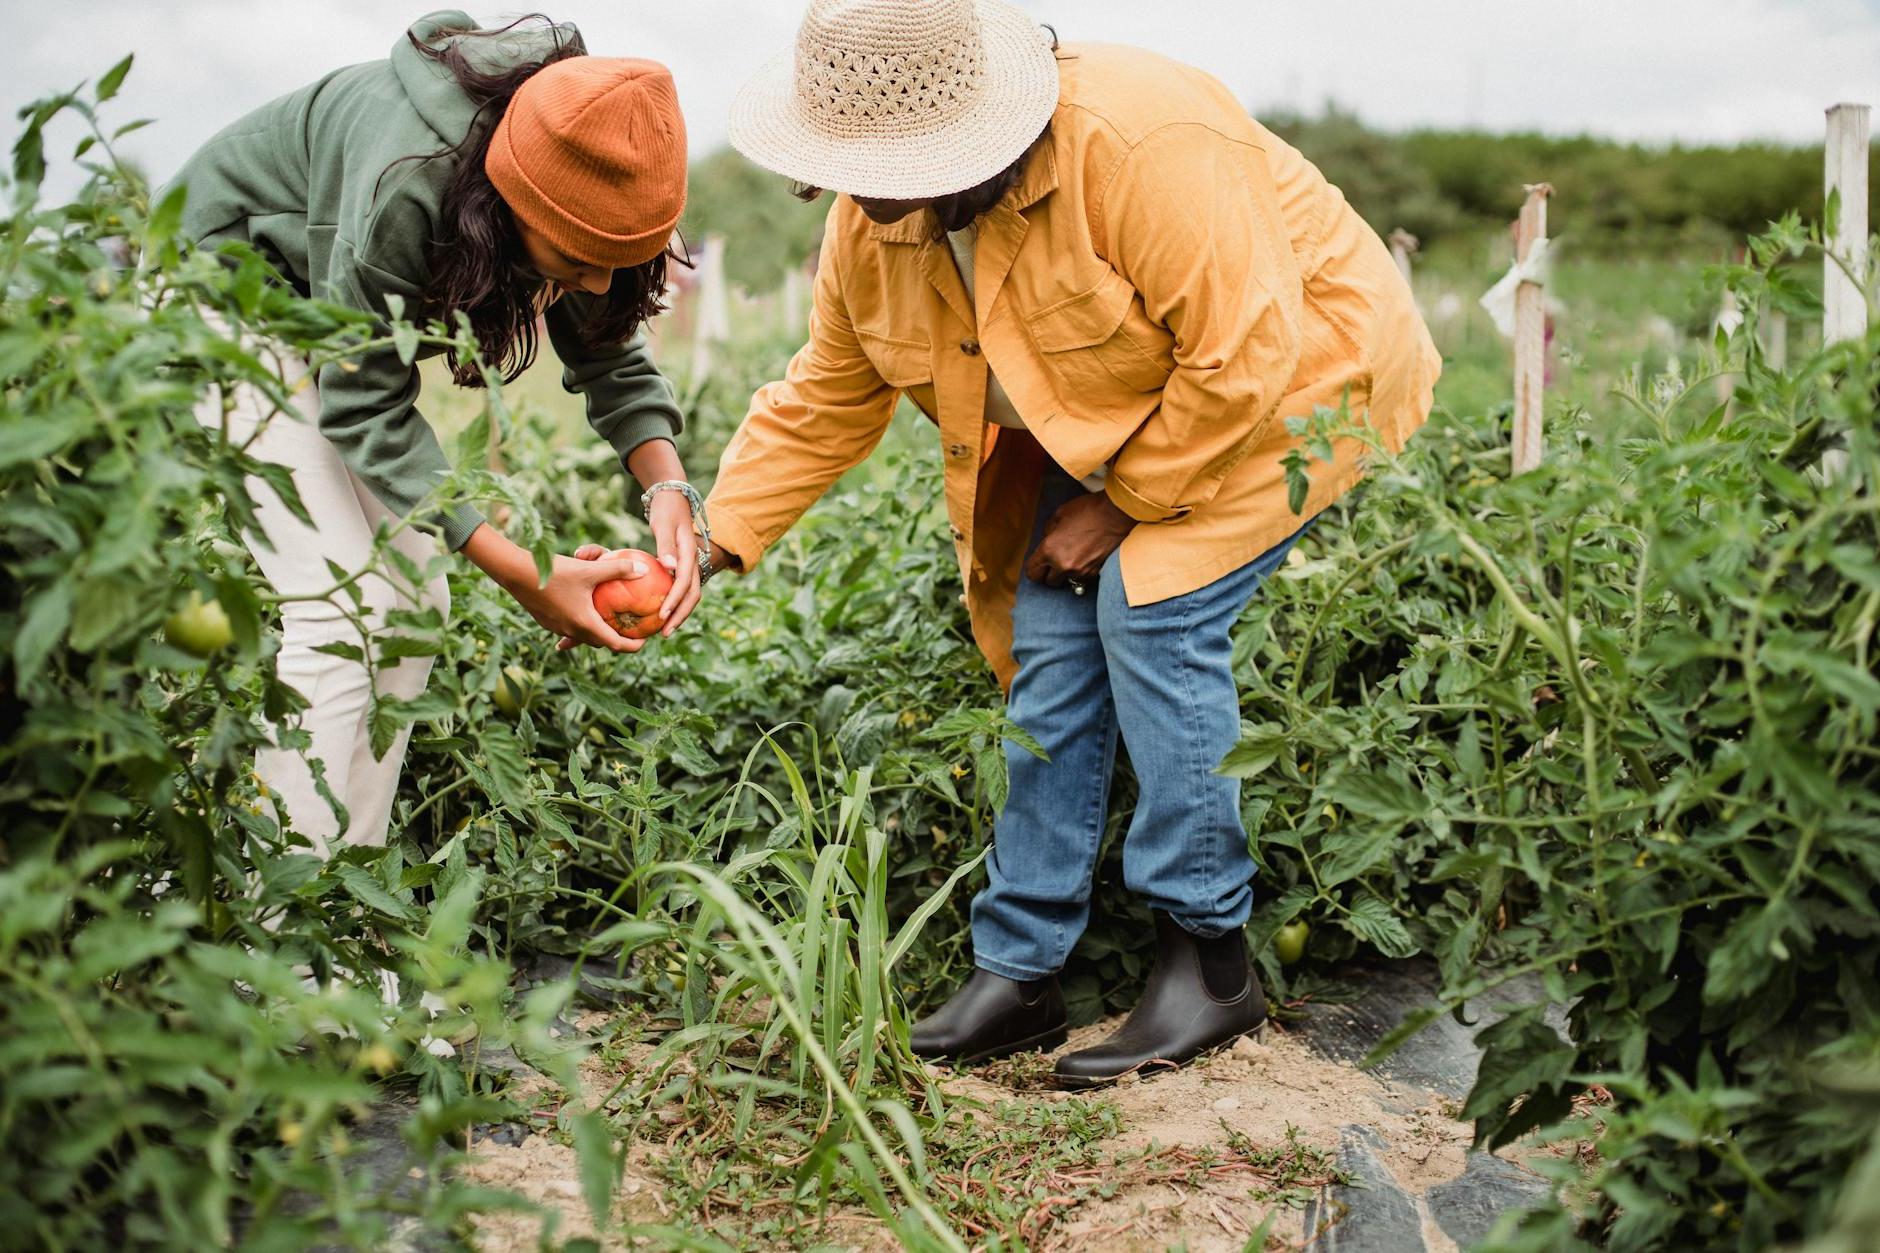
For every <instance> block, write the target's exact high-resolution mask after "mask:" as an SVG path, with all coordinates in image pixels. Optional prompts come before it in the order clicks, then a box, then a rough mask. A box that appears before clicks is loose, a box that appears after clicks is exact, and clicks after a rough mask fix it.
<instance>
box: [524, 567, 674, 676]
mask: <svg viewBox="0 0 1880 1253" xmlns="http://www.w3.org/2000/svg"><path fill="white" fill-rule="evenodd" d="M584 551H585V548H584ZM645 573H646V563H645V562H644V561H641V560H640V559H638V558H635V557H616V558H610V557H608V556H607V555H606V550H605V549H601V550H600V551H599V552H598V553H596V554H594V555H593V556H591V557H579V556H577V557H563V556H556V557H555V559H554V563H553V565H552V566H551V567H550V570H549V576H548V582H547V583H544V584H540V585H536V584H534V583H533V582H531V583H529V584H528V585H526V586H518V587H511V588H510V589H509V591H510V594H511V595H513V596H514V597H515V598H516V601H517V603H519V604H520V605H521V606H522V607H523V608H524V609H526V610H528V611H529V616H530V617H532V618H534V619H535V620H536V621H537V622H539V623H541V624H542V625H543V626H544V627H547V628H548V629H549V630H550V631H553V632H554V633H555V634H556V635H558V636H560V637H561V642H560V643H559V644H558V645H557V646H556V647H558V648H561V649H569V648H573V647H574V646H575V645H577V644H590V645H593V646H594V647H596V648H606V649H611V650H612V651H614V652H617V653H637V652H639V651H640V649H641V648H643V647H645V645H646V641H645V640H636V639H630V638H628V637H627V636H624V635H622V634H620V632H618V631H616V630H614V629H613V627H611V626H609V625H608V624H607V620H606V619H605V618H603V617H602V616H601V612H600V610H598V609H596V608H595V607H594V589H595V588H596V587H597V586H599V585H600V584H602V583H606V582H609V581H610V580H613V579H637V578H639V577H641V576H642V575H644V574H645Z"/></svg>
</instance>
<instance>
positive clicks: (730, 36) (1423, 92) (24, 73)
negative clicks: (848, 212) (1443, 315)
mask: <svg viewBox="0 0 1880 1253" xmlns="http://www.w3.org/2000/svg"><path fill="white" fill-rule="evenodd" d="M543 3H544V8H545V11H547V12H549V13H550V15H551V16H554V17H556V18H560V19H566V20H572V21H574V22H575V23H576V24H577V25H579V26H580V27H581V30H582V32H583V34H584V35H586V37H587V41H588V46H589V48H590V50H592V51H594V52H596V53H599V54H603V55H608V54H611V55H623V56H624V55H633V56H649V57H653V58H656V59H658V60H661V61H664V62H666V63H667V64H668V65H670V66H671V67H672V70H673V73H674V75H675V77H676V78H677V80H678V84H679V95H680V99H681V103H682V104H683V105H684V108H685V112H686V116H687V119H688V122H689V125H690V130H691V138H692V145H693V150H694V153H695V154H701V153H704V152H707V151H710V150H711V149H712V148H714V147H717V146H718V145H719V144H721V143H722V142H723V140H724V117H725V112H726V109H727V107H728V104H729V101H730V98H731V95H732V93H733V92H734V91H735V90H736V87H737V84H738V83H739V82H740V81H742V79H743V78H744V76H745V74H746V73H747V72H748V71H749V70H751V69H752V67H754V66H755V65H757V64H758V63H760V62H761V61H763V60H764V59H766V57H767V56H769V55H770V54H772V53H774V52H776V51H779V50H781V49H783V48H785V47H787V46H788V43H789V40H790V38H791V36H792V34H793V32H794V29H795V25H796V19H797V17H798V15H799V13H800V12H801V6H800V3H799V0H666V3H663V4H655V3H651V2H650V0H543ZM1022 4H1023V7H1024V8H1026V9H1028V10H1029V11H1031V12H1032V13H1033V14H1035V15H1036V16H1037V18H1038V19H1039V20H1040V21H1044V22H1050V23H1052V24H1053V25H1054V26H1056V27H1057V29H1058V31H1059V32H1060V34H1061V35H1062V36H1063V37H1064V38H1065V39H1066V40H1079V39H1093V40H1106V41H1112V42H1118V43H1133V44H1139V45H1142V46H1144V47H1149V48H1153V49H1156V50H1157V51H1160V52H1164V53H1167V54H1169V55H1171V56H1174V57H1177V58H1179V59H1182V60H1185V61H1188V62H1191V63H1193V64H1196V65H1199V66H1202V67H1204V68H1205V69H1207V70H1210V71H1212V72H1213V73H1214V74H1216V75H1218V76H1219V77H1220V78H1221V79H1222V80H1224V81H1225V82H1226V83H1227V84H1228V85H1229V86H1230V87H1232V88H1233V90H1234V91H1235V92H1236V93H1237V94H1238V95H1239V96H1241V98H1242V99H1244V100H1246V101H1247V102H1248V103H1249V104H1250V105H1251V106H1252V107H1253V108H1254V110H1255V111H1256V112H1258V111H1259V110H1261V109H1263V108H1264V109H1272V108H1274V107H1288V108H1305V109H1316V108H1317V107H1318V106H1319V105H1320V104H1321V103H1322V102H1323V101H1325V100H1326V99H1328V98H1330V99H1334V100H1336V101H1338V102H1339V103H1340V104H1342V105H1344V106H1347V107H1349V108H1352V109H1355V110H1356V111H1357V112H1358V113H1359V114H1360V115H1361V116H1362V117H1364V118H1365V119H1366V120H1368V121H1370V122H1372V123H1375V124H1379V125H1383V126H1387V127H1392V128H1403V127H1411V126H1416V125H1422V124H1431V125H1442V126H1453V125H1465V124H1466V125H1475V126H1482V127H1486V128H1489V129H1495V130H1507V129H1517V128H1536V129H1542V130H1547V131H1554V132H1579V131H1592V132H1596V133H1599V134H1605V135H1616V136H1623V137H1626V138H1638V139H1646V140H1673V139H1682V140H1724V141H1730V140H1737V139H1746V138H1776V139H1786V140H1795V141H1810V140H1818V139H1819V138H1820V134H1821V127H1822V118H1821V115H1822V109H1823V108H1824V107H1826V106H1827V105H1829V104H1831V103H1834V102H1835V101H1837V100H1857V101H1863V102H1866V103H1873V104H1880V0H1551V2H1548V3H1540V2H1536V0H1423V2H1422V3H1416V2H1406V0H1283V2H1282V0H1022ZM8 9H9V11H10V12H9V16H8V18H7V22H6V32H5V37H4V40H0V107H3V108H4V113H3V114H0V136H3V137H4V139H5V142H6V145H7V146H8V147H9V148H10V147H11V145H12V141H13V138H14V136H15V135H16V134H17V132H18V123H17V121H16V120H15V119H14V116H13V115H14V113H15V112H16V111H17V109H18V107H19V106H20V105H22V104H24V103H25V102H26V101H28V100H29V99H32V98H33V97H35V96H37V95H39V94H41V93H44V92H47V91H51V90H55V89H58V88H63V87H67V86H70V85H72V84H74V83H76V82H78V81H79V80H81V79H85V78H91V77H96V76H97V75H98V74H99V73H101V72H102V71H103V70H104V69H106V68H107V67H108V66H109V65H110V64H111V63H112V62H113V61H115V60H116V59H117V58H118V57H119V56H121V55H122V54H123V53H125V52H128V51H135V52H136V53H137V66H136V68H135V70H133V71H132V73H131V76H130V79H129V82H128V83H127V85H126V86H125V89H124V91H123V94H122V96H121V97H120V101H119V103H117V104H116V105H115V106H114V112H113V114H112V116H113V117H114V118H117V119H119V120H129V119H130V118H132V117H143V116H149V117H155V118H157V119H158V123H157V125H155V126H152V127H149V128H148V129H146V130H144V131H142V132H139V133H138V134H137V135H135V136H133V137H132V138H131V139H130V140H128V141H127V143H126V147H127V148H128V150H129V151H130V152H131V153H132V155H134V156H136V157H138V158H139V159H141V160H143V161H144V162H145V163H146V165H147V166H148V168H149V169H150V171H151V173H152V174H154V175H156V176H157V177H158V178H162V177H163V176H164V175H167V174H168V173H169V172H170V171H171V170H173V169H174V168H175V167H176V165H177V164H178V162H180V161H181V160H182V158H183V157H185V156H186V155H188V153H189V152H190V151H191V149H192V148H194V146H195V145H196V144H198V143H200V142H201V141H202V140H203V139H205V138H206V137H208V136H209V135H210V134H211V133H213V132H214V131H215V130H216V129H217V128H219V127H220V126H221V125H223V124H224V123H226V122H228V121H230V120H232V119H233V118H235V117H237V116H239V115H240V114H241V113H242V112H243V111H244V110H246V109H249V108H252V107H253V106H255V105H257V104H260V103H261V102H263V101H264V100H267V99H269V98H271V97H273V96H276V95H279V94H281V93H283V92H286V91H289V90H292V89H293V88H295V87H298V86H300V85H301V84H303V83H306V82H309V81H311V80H312V79H314V78H317V77H319V76H320V75H321V74H323V73H325V72H326V71H328V70H330V69H333V68H336V67H338V66H341V65H346V64H350V63H352V62H355V61H364V60H371V59H375V58H379V57H383V56H385V55H386V54H387V52H388V51H389V49H390V47H391V45H392V42H393V41H394V40H395V39H396V38H398V36H399V34H400V32H401V31H402V30H403V29H404V27H405V26H406V25H407V24H409V22H410V21H411V20H412V19H414V18H416V17H417V16H419V15H420V14H421V13H423V12H424V11H425V5H424V3H423V0H418V2H417V3H402V2H401V3H392V2H389V0H316V2H315V3H284V2H282V0H18V2H17V3H10V4H9V5H8ZM527 11H528V10H527V9H517V8H513V7H506V8H489V7H485V6H482V5H478V4H476V3H474V2H473V3H472V4H471V5H470V7H469V12H470V13H471V15H472V16H473V17H476V18H479V19H482V20H485V21H487V20H489V19H493V18H496V17H499V16H504V15H514V14H516V13H519V12H527ZM65 151H69V148H68V149H66V150H65Z"/></svg>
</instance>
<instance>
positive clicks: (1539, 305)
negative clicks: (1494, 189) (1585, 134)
mask: <svg viewBox="0 0 1880 1253" xmlns="http://www.w3.org/2000/svg"><path fill="white" fill-rule="evenodd" d="M1553 193H1554V189H1553V188H1552V187H1551V186H1549V185H1548V184H1546V183H1530V184H1528V187H1527V201H1526V203H1524V204H1523V205H1522V206H1521V217H1520V220H1519V221H1518V222H1516V223H1515V232H1514V255H1515V260H1516V261H1526V260H1527V259H1528V257H1529V256H1530V255H1531V254H1532V253H1533V251H1534V248H1535V245H1537V244H1539V243H1540V242H1541V241H1542V240H1544V239H1546V238H1547V197H1549V196H1551V195H1553ZM1546 384H1547V291H1546V289H1545V288H1544V287H1543V286H1542V285H1541V284H1540V283H1535V282H1527V283H1522V284H1521V285H1520V286H1519V287H1517V288H1515V293H1514V433H1513V449H1512V452H1513V463H1514V465H1513V468H1514V472H1515V473H1516V474H1526V473H1527V472H1528V471H1529V470H1532V469H1534V468H1535V467H1537V466H1539V465H1540V463H1541V448H1542V434H1541V416H1542V413H1543V410H1544V408H1545V400H1546V396H1545V388H1546Z"/></svg>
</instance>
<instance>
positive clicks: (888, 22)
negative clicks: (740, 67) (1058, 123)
mask: <svg viewBox="0 0 1880 1253" xmlns="http://www.w3.org/2000/svg"><path fill="white" fill-rule="evenodd" d="M1057 95H1058V73H1057V58H1056V56H1055V55H1054V54H1053V53H1052V51H1051V45H1050V41H1049V39H1048V37H1047V35H1046V32H1045V30H1044V29H1043V28H1042V27H1041V26H1039V25H1038V24H1037V23H1036V22H1034V21H1032V20H1031V19H1030V18H1029V17H1027V16H1025V14H1024V13H1022V12H1020V11H1019V10H1018V9H1017V8H1014V7H1013V6H1012V5H1010V4H1006V3H1004V2H1003V0H811V3H810V6H809V12H808V13H807V14H806V15H805V16H804V18H803V25H802V26H801V27H800V28H799V29H798V30H797V36H796V47H795V48H794V49H793V50H791V51H789V52H786V53H784V54H783V55H781V56H779V57H777V58H776V59H775V60H773V61H771V62H770V63H769V64H767V65H766V66H764V68H763V69H761V70H759V71H758V72H757V74H756V75H755V76H754V77H753V78H752V79H751V80H750V81H749V82H748V83H746V84H745V85H744V87H743V89H742V90H741V91H739V93H738V97H737V100H736V102H735V103H733V105H732V106H731V142H732V144H733V145H734V146H735V147H736V148H737V149H738V151H739V152H742V153H743V154H744V155H745V156H747V157H749V158H750V159H751V160H753V161H755V162H757V163H758V164H759V165H761V166H764V167H765V168H766V169H771V170H775V171H776V172H777V173H779V174H783V175H785V176H787V177H789V178H792V179H795V180H796V181H798V182H800V183H807V184H809V185H811V186H814V187H824V188H827V189H829V190H831V191H836V192H845V193H848V194H849V195H856V196H869V197H873V198H877V199H882V200H923V199H926V198H928V197H931V196H946V195H951V194H952V193H954V192H958V191H964V190H966V189H967V188H969V187H975V186H977V185H978V184H980V183H983V182H985V181H986V180H987V179H989V178H991V177H992V176H993V175H995V174H997V173H998V172H999V171H1001V170H1003V169H1004V168H1005V167H1006V166H1008V165H1010V164H1011V163H1012V162H1014V161H1016V160H1017V159H1018V158H1019V156H1020V155H1022V154H1023V153H1024V151H1025V149H1026V148H1028V147H1030V146H1031V142H1032V140H1034V139H1036V138H1037V137H1038V133H1039V132H1040V131H1042V130H1043V129H1044V127H1045V123H1047V122H1049V121H1050V120H1051V113H1052V111H1053V110H1054V109H1056V108H1057Z"/></svg>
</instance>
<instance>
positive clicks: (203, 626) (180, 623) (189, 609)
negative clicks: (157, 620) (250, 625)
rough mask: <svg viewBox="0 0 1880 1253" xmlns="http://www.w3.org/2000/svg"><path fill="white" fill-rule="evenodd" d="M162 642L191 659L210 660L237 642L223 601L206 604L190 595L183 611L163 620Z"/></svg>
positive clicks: (197, 597) (180, 610) (200, 598)
mask: <svg viewBox="0 0 1880 1253" xmlns="http://www.w3.org/2000/svg"><path fill="white" fill-rule="evenodd" d="M163 638H164V639H166V640H168V641H169V642H170V644H171V646H172V647H175V648H180V649H182V650H183V651H184V652H186V653H188V654H190V655H191V656H192V657H208V656H210V655H212V654H214V653H218V652H221V651H222V650H223V649H224V648H227V647H228V646H229V645H230V644H233V643H234V642H235V629H234V628H233V627H231V626H230V625H229V621H228V611H227V610H225V609H223V608H222V602H221V601H219V600H211V601H204V600H203V598H202V597H201V596H199V595H198V594H196V593H195V592H191V593H190V594H189V599H188V600H186V601H184V602H183V607H182V608H181V609H178V610H177V611H176V612H175V613H173V614H171V615H170V616H169V617H167V618H165V619H164V620H163Z"/></svg>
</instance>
